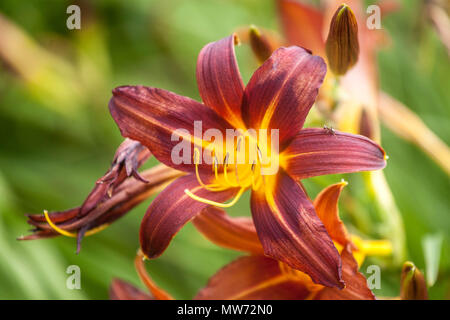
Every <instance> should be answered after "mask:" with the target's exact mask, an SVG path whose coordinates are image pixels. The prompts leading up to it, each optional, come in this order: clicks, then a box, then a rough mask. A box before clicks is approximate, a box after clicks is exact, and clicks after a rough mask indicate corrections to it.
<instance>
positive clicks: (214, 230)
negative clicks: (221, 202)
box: [192, 207, 264, 255]
mask: <svg viewBox="0 0 450 320" xmlns="http://www.w3.org/2000/svg"><path fill="white" fill-rule="evenodd" d="M192 222H193V223H194V225H195V227H196V228H197V229H198V230H199V231H200V232H201V233H202V234H203V235H204V236H205V237H207V238H208V239H209V240H210V241H212V242H214V243H215V244H217V245H219V246H222V247H225V248H230V249H234V250H239V251H245V252H250V253H253V254H261V255H262V254H263V253H264V251H263V248H262V246H261V242H259V239H258V235H257V234H256V229H255V225H254V224H253V220H252V218H250V217H236V218H233V217H230V216H228V215H227V214H226V212H225V211H224V210H222V209H219V208H216V207H209V208H206V209H205V210H203V211H202V213H201V214H199V215H198V216H197V217H195V219H194V220H193V221H192Z"/></svg>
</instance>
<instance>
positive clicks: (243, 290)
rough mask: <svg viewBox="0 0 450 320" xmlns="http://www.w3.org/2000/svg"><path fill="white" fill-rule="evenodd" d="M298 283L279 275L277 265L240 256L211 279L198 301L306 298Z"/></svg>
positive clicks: (255, 258) (261, 257) (301, 284)
mask: <svg viewBox="0 0 450 320" xmlns="http://www.w3.org/2000/svg"><path fill="white" fill-rule="evenodd" d="M309 293H310V292H309V290H308V289H307V288H306V286H305V285H304V284H303V283H302V282H301V281H297V280H295V279H294V278H293V277H290V276H288V275H286V274H285V273H283V272H282V271H281V269H280V267H279V262H278V261H276V260H273V259H270V258H266V257H263V256H250V257H241V258H239V259H237V260H235V261H233V262H231V263H230V264H228V265H227V266H225V267H224V268H222V269H221V270H219V271H218V272H217V273H216V274H215V275H214V276H212V277H211V279H210V280H209V282H208V284H207V285H206V287H205V288H203V289H202V290H201V291H200V292H199V293H198V294H197V296H196V297H195V299H198V300H209V299H214V300H216V299H227V300H244V299H246V300H265V299H271V300H301V299H305V298H306V297H308V295H309Z"/></svg>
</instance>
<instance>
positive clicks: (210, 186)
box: [194, 149, 226, 191]
mask: <svg viewBox="0 0 450 320" xmlns="http://www.w3.org/2000/svg"><path fill="white" fill-rule="evenodd" d="M199 157H200V155H199V151H198V149H194V164H195V176H196V177H197V181H198V183H199V184H200V185H201V186H202V187H203V188H205V189H206V190H209V191H223V190H225V189H226V188H224V187H220V186H219V185H217V184H208V185H206V184H204V183H203V181H202V179H201V178H200V173H199V172H198V159H199ZM213 167H214V163H213ZM215 170H216V172H217V169H215ZM216 179H217V175H216Z"/></svg>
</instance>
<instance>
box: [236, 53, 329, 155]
mask: <svg viewBox="0 0 450 320" xmlns="http://www.w3.org/2000/svg"><path fill="white" fill-rule="evenodd" d="M326 71H327V67H326V64H325V62H324V61H323V59H322V58H320V57H318V56H313V55H311V54H309V53H308V52H307V51H306V50H304V49H302V48H300V47H296V46H293V47H288V48H279V49H277V50H276V51H275V52H274V53H273V54H272V56H271V57H270V58H269V59H268V60H266V62H264V63H263V65H262V66H261V67H259V68H258V70H256V71H255V73H254V74H253V76H252V78H251V79H250V81H249V83H248V85H247V87H246V88H245V93H244V98H243V103H242V116H243V119H244V121H245V123H246V124H247V127H248V128H252V129H260V128H263V129H279V130H280V132H279V137H280V140H279V141H280V146H281V147H282V146H283V145H285V144H286V142H288V141H289V140H290V139H291V138H293V137H294V136H295V134H296V133H297V132H298V131H300V129H301V128H302V127H303V123H304V122H305V118H306V116H307V115H308V112H309V109H310V108H311V107H312V105H313V103H314V101H315V99H316V97H317V93H318V90H319V87H320V85H321V84H322V81H323V79H324V77H325V73H326Z"/></svg>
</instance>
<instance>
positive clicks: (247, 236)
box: [110, 182, 391, 300]
mask: <svg viewBox="0 0 450 320" xmlns="http://www.w3.org/2000/svg"><path fill="white" fill-rule="evenodd" d="M345 185H346V183H345V182H341V183H337V184H334V185H331V186H329V187H328V188H326V189H324V190H323V191H322V192H321V193H320V194H319V195H318V196H317V197H316V199H315V201H314V206H315V208H316V212H317V214H318V216H319V217H320V218H321V219H322V221H323V223H324V225H325V227H326V229H327V231H328V233H329V234H330V235H331V237H332V239H333V241H334V242H335V244H336V246H337V247H338V248H339V250H340V252H341V258H342V271H343V279H344V281H345V282H346V287H345V288H344V289H342V290H339V289H337V288H329V287H325V286H322V285H319V284H315V283H314V282H313V281H312V280H311V278H310V277H309V276H308V275H307V274H305V273H303V272H300V271H297V270H294V269H292V268H290V267H289V266H287V265H286V264H284V263H282V262H279V261H276V260H273V259H271V258H268V257H266V256H265V255H264V249H263V247H262V245H261V242H260V241H259V239H258V236H257V234H256V230H255V225H254V224H253V222H252V219H251V218H249V217H237V218H233V217H229V216H228V215H227V214H226V213H225V211H223V210H222V209H218V208H214V207H210V208H207V209H205V210H204V211H202V213H201V214H200V215H198V216H197V217H196V218H195V219H194V220H193V223H194V225H195V226H196V227H197V228H198V230H199V231H200V232H202V233H203V234H204V235H205V236H206V237H207V238H208V239H209V240H211V241H212V242H214V243H216V244H218V245H220V246H223V247H226V248H231V249H234V250H239V251H244V252H247V253H250V254H251V255H249V256H244V257H240V258H238V259H236V260H234V261H233V262H231V263H230V264H228V265H226V266H225V267H224V268H222V269H221V270H220V271H218V272H217V273H216V274H215V275H213V276H212V277H211V278H210V280H209V282H208V284H207V285H206V287H205V288H203V289H201V290H200V292H199V293H198V294H197V295H196V296H195V298H194V299H227V300H233V299H283V300H287V299H317V300H327V299H333V300H335V299H346V300H348V299H369V300H371V299H374V298H375V297H374V295H373V293H372V292H371V290H370V289H369V288H368V286H367V281H366V279H365V277H364V276H363V275H362V274H361V273H359V272H358V263H357V261H359V263H362V261H363V260H364V256H365V255H366V254H369V255H373V254H377V255H387V254H390V252H391V246H390V243H388V242H386V241H382V240H377V241H368V240H361V239H359V238H356V237H354V236H353V237H351V236H350V235H349V234H348V233H347V231H346V229H345V226H344V224H343V223H342V221H341V220H340V219H339V213H338V207H337V203H338V199H339V195H340V193H341V190H342V188H343V187H344V186H345ZM353 240H357V241H353ZM356 243H358V245H356ZM142 257H143V255H142V254H138V256H137V257H136V259H135V266H136V269H137V272H138V274H139V276H140V278H141V280H142V282H143V283H144V284H145V285H146V287H147V288H148V290H149V291H150V293H151V295H147V294H145V293H143V292H142V291H140V290H138V289H136V288H135V287H133V286H132V285H130V284H128V283H126V282H123V281H122V280H117V279H116V280H114V281H113V283H112V285H111V290H110V296H111V298H112V299H124V300H127V299H132V300H135V299H143V298H144V299H158V300H159V299H163V300H166V299H173V298H172V296H171V295H169V294H168V293H167V292H165V291H164V290H163V289H161V288H159V287H158V286H157V285H156V284H155V283H154V281H153V280H152V279H151V277H150V276H149V275H148V273H147V272H146V270H145V266H144V261H143V259H142Z"/></svg>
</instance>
